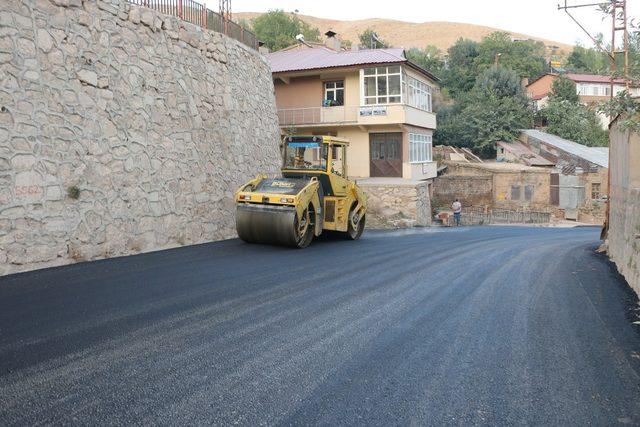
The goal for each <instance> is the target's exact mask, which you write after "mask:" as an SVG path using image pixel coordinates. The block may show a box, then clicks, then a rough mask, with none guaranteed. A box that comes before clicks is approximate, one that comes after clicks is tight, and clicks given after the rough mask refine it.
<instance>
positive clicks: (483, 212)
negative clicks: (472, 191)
mask: <svg viewBox="0 0 640 427" xmlns="http://www.w3.org/2000/svg"><path fill="white" fill-rule="evenodd" d="M550 221H551V213H550V212H538V211H529V210H523V211H517V210H509V209H491V208H487V209H484V208H466V209H464V210H463V211H462V215H461V217H460V223H461V224H462V225H483V224H548V223H549V222H550ZM444 224H445V225H449V226H452V225H455V224H454V219H453V215H451V216H450V217H448V218H447V220H446V221H444Z"/></svg>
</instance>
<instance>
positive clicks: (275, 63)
mask: <svg viewBox="0 0 640 427" xmlns="http://www.w3.org/2000/svg"><path fill="white" fill-rule="evenodd" d="M267 61H268V62H269V66H270V67H271V72H272V73H284V72H291V71H305V70H320V69H324V68H338V67H352V66H358V65H375V64H395V63H398V64H401V63H408V64H409V65H411V66H412V67H413V68H416V69H417V70H419V71H421V72H422V73H424V74H426V75H427V76H429V77H430V78H432V79H433V80H436V81H437V80H438V79H437V77H435V76H433V75H432V74H431V73H429V72H428V71H427V70H423V69H422V68H420V67H418V66H417V65H415V64H412V63H410V62H409V61H408V60H407V57H406V56H405V54H404V49H401V48H386V49H362V50H357V51H355V50H345V51H339V52H336V51H335V50H332V49H329V48H326V47H315V46H314V47H312V48H310V49H289V50H287V49H285V50H279V51H277V52H273V53H269V54H268V55H267Z"/></svg>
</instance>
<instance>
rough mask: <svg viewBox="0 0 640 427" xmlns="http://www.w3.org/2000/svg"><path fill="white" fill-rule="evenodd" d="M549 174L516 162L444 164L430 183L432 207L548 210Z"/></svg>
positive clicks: (452, 162)
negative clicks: (456, 203)
mask: <svg viewBox="0 0 640 427" xmlns="http://www.w3.org/2000/svg"><path fill="white" fill-rule="evenodd" d="M550 182H551V171H550V170H549V169H547V168H536V167H530V166H525V165H520V164H516V163H511V164H510V163H497V162H481V163H479V162H474V163H468V162H454V161H447V168H446V172H445V173H443V174H442V175H440V176H439V177H438V178H437V179H436V180H435V183H434V191H433V200H432V204H433V206H434V207H437V208H448V207H449V206H450V205H451V203H452V202H453V200H455V199H460V202H461V203H462V205H463V206H465V207H466V208H479V209H495V208H497V209H510V210H531V211H548V208H549V191H550Z"/></svg>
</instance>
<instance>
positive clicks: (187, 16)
mask: <svg viewBox="0 0 640 427" xmlns="http://www.w3.org/2000/svg"><path fill="white" fill-rule="evenodd" d="M127 1H128V2H129V3H131V4H135V5H137V6H144V7H148V8H150V9H153V10H157V11H158V12H160V13H163V14H165V15H172V16H177V17H178V18H180V19H182V20H184V21H186V22H190V23H192V24H195V25H199V26H200V27H202V28H206V29H207V30H213V31H217V32H218V33H222V34H226V35H227V36H229V37H231V38H233V39H236V40H238V41H239V42H241V43H244V44H245V45H247V46H249V47H251V48H253V49H258V39H257V38H256V35H255V34H254V33H252V32H251V31H249V30H247V29H246V28H244V27H242V26H240V25H238V24H237V23H235V22H233V21H230V20H228V19H224V17H223V16H221V15H220V14H219V13H216V12H214V11H212V10H211V9H207V8H206V7H205V6H204V5H203V4H200V3H198V2H197V1H194V0H127Z"/></svg>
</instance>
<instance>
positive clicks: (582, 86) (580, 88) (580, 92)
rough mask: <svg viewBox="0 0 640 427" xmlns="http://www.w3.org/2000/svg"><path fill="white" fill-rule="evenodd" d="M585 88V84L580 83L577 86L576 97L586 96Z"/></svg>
mask: <svg viewBox="0 0 640 427" xmlns="http://www.w3.org/2000/svg"><path fill="white" fill-rule="evenodd" d="M587 88H588V86H587V85H586V84H583V83H580V84H579V85H578V95H588V93H587Z"/></svg>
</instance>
